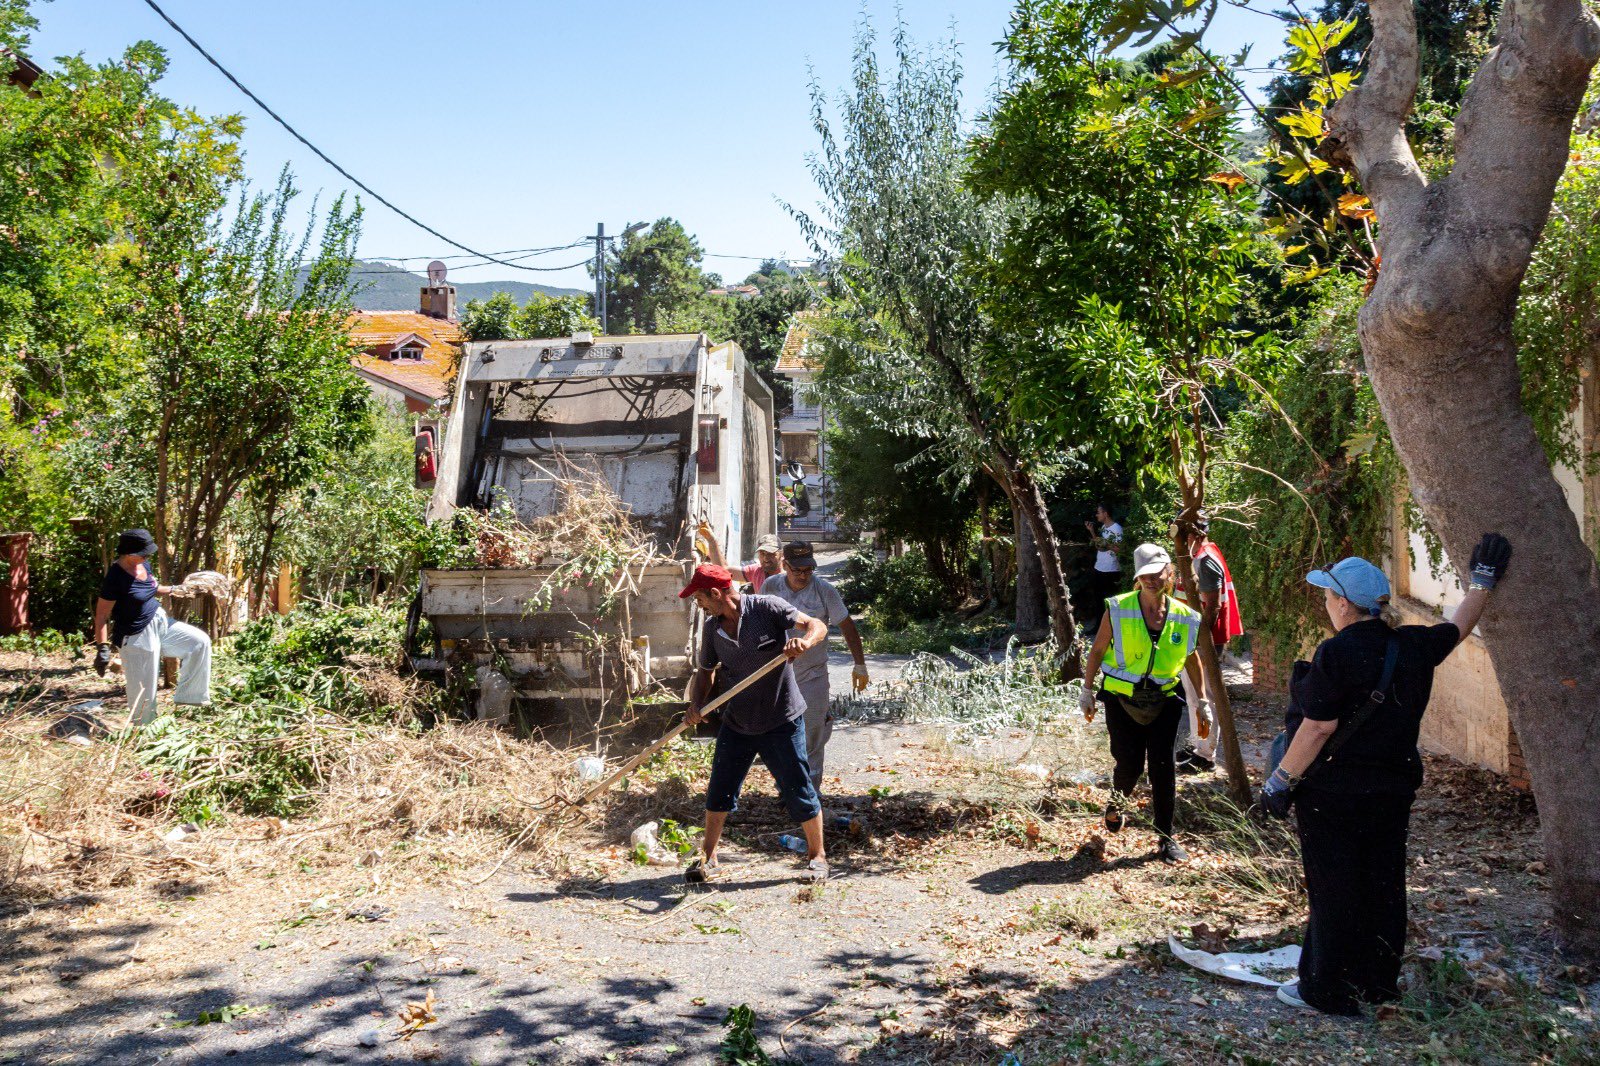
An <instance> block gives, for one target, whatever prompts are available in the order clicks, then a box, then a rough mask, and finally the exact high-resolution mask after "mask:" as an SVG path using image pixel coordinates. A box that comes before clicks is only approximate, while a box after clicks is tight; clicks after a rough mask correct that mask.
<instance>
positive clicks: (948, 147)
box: [794, 27, 1081, 677]
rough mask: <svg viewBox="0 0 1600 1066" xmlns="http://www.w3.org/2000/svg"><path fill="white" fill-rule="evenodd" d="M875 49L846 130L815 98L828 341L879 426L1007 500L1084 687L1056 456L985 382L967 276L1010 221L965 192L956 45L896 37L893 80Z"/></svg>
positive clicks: (1063, 648) (987, 329)
mask: <svg viewBox="0 0 1600 1066" xmlns="http://www.w3.org/2000/svg"><path fill="white" fill-rule="evenodd" d="M875 46H876V39H875V36H874V34H873V32H872V30H871V28H870V27H864V28H863V29H862V31H861V32H860V33H859V34H858V36H857V39H856V46H855V57H854V64H853V78H852V85H851V91H850V92H849V93H847V94H845V95H844V96H843V98H842V99H841V100H840V101H839V107H838V111H839V113H838V120H837V124H835V122H834V120H833V119H831V118H830V106H829V100H828V98H827V95H826V94H825V93H824V92H823V91H822V90H821V89H820V88H818V87H816V86H813V88H812V118H813V125H814V126H815V128H816V130H817V133H818V135H819V136H820V138H821V141H822V149H821V151H820V153H818V154H817V155H814V156H813V157H812V159H811V172H812V176H813V177H814V179H815V180H816V182H817V185H818V186H819V187H820V188H821V190H822V194H823V200H824V203H823V208H822V214H821V217H819V218H813V217H812V216H811V215H809V214H806V213H804V212H801V211H795V212H794V214H795V217H796V219H797V220H798V221H799V223H800V225H801V227H802V229H803V231H804V232H805V234H806V237H807V239H808V240H809V241H810V242H811V244H812V246H813V248H814V250H815V251H816V253H817V255H818V256H819V257H823V258H826V259H827V260H828V261H829V262H830V263H831V264H832V281H833V283H834V288H833V293H834V298H833V300H832V302H831V304H830V312H831V313H830V322H831V324H825V326H824V327H823V329H824V332H825V333H826V334H827V336H828V340H827V343H830V344H833V345H835V346H838V347H843V348H847V349H848V350H849V353H850V358H851V360H852V362H853V364H854V366H855V367H856V378H857V380H858V381H859V382H861V385H860V386H859V388H860V390H861V391H862V392H864V393H867V394H869V395H868V397H867V399H869V400H872V401H873V402H871V403H870V404H869V405H868V406H870V408H871V409H872V410H874V411H876V412H878V414H879V417H880V418H882V419H883V421H884V423H885V424H884V428H886V429H889V430H891V431H894V432H896V433H899V434H901V435H905V436H922V437H932V438H936V439H939V440H941V441H943V442H944V443H945V446H946V447H947V448H949V449H950V450H951V451H952V452H959V453H963V454H964V455H966V456H967V457H968V458H969V459H970V460H971V461H973V462H975V463H976V464H977V465H979V466H981V467H982V468H983V469H984V470H985V471H986V472H987V473H988V474H989V475H990V476H992V477H993V478H994V479H995V480H996V481H997V482H998V483H999V484H1000V486H1001V487H1002V488H1003V489H1004V491H1005V493H1006V495H1007V496H1008V497H1009V498H1010V499H1011V501H1012V503H1013V505H1014V507H1015V509H1016V512H1017V513H1018V515H1019V516H1020V518H1021V520H1022V521H1023V522H1025V523H1026V524H1027V526H1028V529H1029V532H1030V533H1031V534H1032V538H1033V541H1034V544H1035V545H1036V547H1037V551H1038V556H1039V561H1040V565H1041V568H1042V570H1043V576H1044V584H1045V590H1046V594H1047V597H1048V600H1049V605H1050V627H1051V631H1052V633H1053V634H1054V636H1055V640H1056V644H1057V648H1058V650H1059V653H1060V655H1061V657H1062V672H1063V674H1064V676H1067V677H1077V676H1078V675H1079V674H1080V673H1081V666H1080V662H1079V655H1078V649H1077V643H1076V634H1075V625H1074V622H1073V617H1072V605H1071V602H1070V600H1069V598H1068V594H1067V582H1066V575H1065V571H1064V569H1063V567H1062V563H1061V555H1060V550H1059V547H1058V545H1057V542H1056V537H1055V531H1054V530H1053V529H1052V528H1051V523H1050V513H1049V508H1048V505H1047V501H1046V498H1045V484H1044V479H1045V478H1047V477H1048V476H1049V471H1050V467H1051V465H1052V463H1053V462H1056V461H1059V458H1060V456H1059V454H1058V453H1056V452H1055V451H1054V450H1052V449H1049V448H1046V447H1042V446H1041V444H1040V442H1039V440H1038V439H1037V438H1036V436H1035V434H1034V432H1033V429H1032V427H1031V426H1030V425H1029V424H1028V423H1026V422H1023V421H1019V420H1017V419H1015V418H1014V417H1013V416H1012V412H1011V410H1010V409H1009V407H1008V406H1007V405H1006V404H1004V403H1001V402H997V401H996V400H995V398H994V396H993V393H992V391H991V390H990V389H989V388H988V387H987V383H986V375H987V373H988V366H989V359H990V353H991V352H992V351H993V349H994V345H993V344H992V338H993V332H992V324H991V323H990V321H989V319H988V317H987V315H986V314H985V312H984V308H983V306H982V303H981V299H980V295H979V291H980V290H979V286H978V284H977V282H976V280H975V278H974V276H973V271H972V264H973V263H974V262H981V261H983V260H985V259H987V258H989V257H991V256H992V255H993V254H994V253H995V251H996V245H997V242H998V240H999V237H1000V234H1001V232H1002V229H1003V225H1002V221H1003V220H1002V213H1003V208H1001V207H1000V206H997V205H993V204H984V203H982V202H980V200H979V199H978V197H977V196H976V195H974V193H973V192H972V190H971V189H970V188H969V187H968V186H967V185H966V183H965V181H964V180H963V179H964V172H965V169H966V163H965V155H966V141H967V134H966V131H965V130H964V128H963V127H964V122H963V119H962V114H961V67H960V62H959V59H958V57H957V56H956V54H955V52H954V50H953V48H947V49H945V50H943V51H936V52H928V53H922V52H919V51H917V50H916V48H915V47H914V46H913V44H912V43H911V41H910V38H909V37H908V36H907V34H906V32H905V30H904V28H903V27H902V28H900V29H899V30H898V31H897V32H896V34H895V38H894V51H895V55H894V58H895V69H894V71H893V73H892V75H885V74H884V72H883V71H881V70H880V68H879V65H878V61H877V56H876V52H875ZM1018 539H1019V541H1020V540H1022V539H1023V538H1021V537H1019V538H1018Z"/></svg>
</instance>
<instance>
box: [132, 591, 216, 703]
mask: <svg viewBox="0 0 1600 1066" xmlns="http://www.w3.org/2000/svg"><path fill="white" fill-rule="evenodd" d="M163 658H171V659H177V660H178V687H177V688H176V689H174V690H173V693H172V702H174V703H190V704H194V705H196V706H198V705H201V704H205V703H210V702H211V638H210V637H208V636H206V635H205V633H204V632H203V631H202V630H199V629H196V628H195V627H194V626H192V625H188V624H187V623H184V622H174V621H173V620H172V619H171V618H168V617H167V612H166V611H163V610H161V609H159V608H157V610H156V616H155V617H154V618H152V619H150V624H149V625H147V626H145V627H144V628H143V629H141V630H139V632H137V633H135V634H134V635H133V636H131V637H129V638H128V639H127V640H124V641H123V642H122V673H123V676H124V678H125V679H126V680H127V683H128V713H129V714H131V715H133V724H134V725H137V726H145V725H149V724H150V723H151V722H153V721H155V717H156V686H157V684H159V683H160V680H161V660H162V659H163Z"/></svg>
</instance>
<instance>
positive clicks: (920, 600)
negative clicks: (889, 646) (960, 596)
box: [839, 548, 951, 630]
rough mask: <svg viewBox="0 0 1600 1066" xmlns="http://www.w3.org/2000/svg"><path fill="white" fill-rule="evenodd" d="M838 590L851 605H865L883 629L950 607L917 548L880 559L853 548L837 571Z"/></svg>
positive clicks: (925, 618)
mask: <svg viewBox="0 0 1600 1066" xmlns="http://www.w3.org/2000/svg"><path fill="white" fill-rule="evenodd" d="M839 591H840V593H841V594H842V595H843V596H844V598H845V601H846V602H847V603H849V604H850V606H851V607H852V608H857V609H869V610H870V612H871V616H872V621H873V622H874V623H875V624H876V625H877V626H878V627H880V628H883V629H890V630H894V629H906V628H909V627H910V626H911V625H912V624H913V623H915V622H919V621H924V622H925V621H931V620H933V619H937V618H938V617H939V616H940V615H942V614H943V613H944V612H945V611H947V610H948V609H949V608H950V607H951V603H950V602H949V598H948V597H947V596H946V594H945V590H944V588H943V587H942V586H941V585H940V584H939V581H938V580H937V579H936V578H935V577H934V576H933V574H932V572H930V571H929V569H928V564H927V560H926V559H924V558H923V555H922V552H921V550H920V549H917V548H913V549H911V550H910V551H908V552H906V553H905V554H904V555H902V556H900V557H899V558H895V559H883V560H881V561H880V560H879V559H877V558H876V557H875V556H874V555H873V553H871V552H866V551H862V552H857V553H856V554H855V555H853V556H851V557H850V558H849V559H848V560H847V561H846V562H845V564H844V566H843V568H841V570H840V572H839Z"/></svg>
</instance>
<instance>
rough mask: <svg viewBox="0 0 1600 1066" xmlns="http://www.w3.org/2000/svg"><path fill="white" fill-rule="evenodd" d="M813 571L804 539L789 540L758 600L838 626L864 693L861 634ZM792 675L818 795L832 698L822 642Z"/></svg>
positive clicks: (864, 658)
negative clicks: (774, 600) (778, 569)
mask: <svg viewBox="0 0 1600 1066" xmlns="http://www.w3.org/2000/svg"><path fill="white" fill-rule="evenodd" d="M816 568H817V557H816V555H815V554H813V553H812V551H811V545H810V544H809V543H808V542H806V541H803V540H795V541H790V542H789V543H788V544H785V545H784V546H783V573H781V574H778V575H776V576H774V577H769V578H767V580H766V582H765V583H764V584H763V585H762V586H761V588H760V590H759V591H760V592H761V594H762V595H763V596H776V597H778V598H779V599H781V600H783V601H785V602H786V603H789V604H791V605H792V606H793V607H794V608H795V609H796V610H797V611H800V612H801V613H802V614H804V615H809V616H811V617H812V618H820V619H821V620H822V621H823V622H824V623H825V624H827V625H830V626H835V625H836V626H838V627H839V633H840V635H841V636H843V637H844V642H845V644H846V645H847V646H848V647H849V648H850V656H851V658H853V659H854V660H855V663H856V664H855V668H854V669H853V670H851V672H850V683H851V686H852V687H853V688H854V690H855V691H856V692H861V691H864V690H865V689H866V687H867V684H868V683H869V681H870V680H871V678H870V677H869V676H868V674H867V653H866V650H865V649H864V648H863V647H862V645H861V633H860V631H859V630H857V629H856V624H855V622H853V621H852V620H851V619H850V612H849V610H847V609H846V608H845V605H844V598H843V597H842V596H840V595H839V590H838V589H836V588H834V587H833V585H832V583H831V582H828V581H824V580H823V579H822V578H820V577H817V576H816ZM794 676H795V680H796V681H797V682H799V684H800V694H801V695H802V696H804V697H805V701H806V763H807V764H808V765H809V766H810V767H811V783H812V784H813V785H814V786H816V789H817V792H818V794H819V795H820V794H821V792H822V759H823V753H824V751H825V749H826V748H827V745H828V738H829V737H831V736H833V715H832V714H830V713H829V711H828V704H829V702H830V700H831V698H832V697H831V695H830V693H829V691H828V647H827V644H826V642H824V643H823V644H821V645H819V646H817V647H815V648H812V649H811V650H810V651H808V652H806V653H805V654H804V655H802V656H800V658H798V659H796V660H795V662H794Z"/></svg>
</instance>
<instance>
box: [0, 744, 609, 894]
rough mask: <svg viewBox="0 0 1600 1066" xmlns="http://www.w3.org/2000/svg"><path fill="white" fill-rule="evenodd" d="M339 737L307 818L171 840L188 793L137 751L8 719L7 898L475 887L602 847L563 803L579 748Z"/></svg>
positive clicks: (232, 826)
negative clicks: (369, 874) (356, 880)
mask: <svg viewBox="0 0 1600 1066" xmlns="http://www.w3.org/2000/svg"><path fill="white" fill-rule="evenodd" d="M341 732H347V733H348V735H347V736H340V737H336V738H334V737H325V738H324V739H325V740H327V741H330V742H329V743H326V744H325V745H324V749H323V750H324V752H325V753H326V754H327V757H328V761H327V763H326V765H324V766H323V767H322V773H323V782H324V783H323V785H322V787H321V788H320V789H319V790H318V793H317V795H316V796H315V798H314V802H313V803H312V805H311V806H310V807H309V808H308V809H307V811H306V813H305V814H304V815H303V816H301V817H296V818H293V819H285V818H277V817H248V816H244V815H238V814H233V815H229V816H227V817H225V818H222V819H219V820H218V821H217V822H215V823H212V824H210V825H206V826H204V827H202V829H201V831H200V832H198V833H195V834H193V835H191V836H189V837H187V838H186V839H183V840H178V841H174V840H169V839H166V835H167V834H168V833H169V832H170V831H171V830H172V828H173V826H174V824H175V815H174V813H173V812H174V803H175V800H176V798H177V795H176V793H175V792H174V790H173V789H171V788H170V787H169V786H168V785H167V784H166V783H164V782H163V781H161V780H160V779H159V778H157V777H154V776H152V775H151V774H150V773H149V772H148V771H147V770H146V769H144V768H143V767H142V766H141V765H140V764H139V762H138V761H137V759H135V758H134V757H133V755H132V753H131V752H130V751H129V749H128V748H127V747H126V746H125V745H124V744H122V743H119V742H115V741H112V742H103V743H97V744H94V745H93V746H91V747H87V748H80V747H76V746H73V745H70V744H66V743H62V742H60V741H56V740H52V739H50V738H49V737H48V735H47V734H46V732H45V730H44V728H43V724H42V722H41V721H40V720H39V719H38V718H36V717H33V716H26V717H24V716H18V715H14V714H13V715H10V716H8V717H7V718H5V719H3V720H0V900H3V899H10V900H13V901H16V902H29V901H41V900H45V899H57V898H61V897H64V896H67V895H71V894H73V893H75V892H82V891H89V890H98V889H105V888H115V887H121V886H129V885H135V884H139V883H143V882H147V881H153V880H158V879H162V878H169V877H175V876H184V877H189V878H193V877H196V876H202V877H208V878H217V879H224V880H229V881H233V880H237V879H240V878H244V877H248V876H250V875H253V874H272V873H274V872H275V871H279V870H283V869H285V868H288V867H289V866H291V865H293V864H295V863H297V862H301V861H302V860H304V861H309V862H315V863H316V864H317V865H319V866H329V865H351V866H356V865H359V866H363V867H371V868H379V869H382V870H383V871H384V872H385V876H387V877H400V878H402V879H406V878H415V879H419V880H430V879H438V878H450V877H467V878H470V879H473V880H477V879H479V878H482V877H484V876H486V875H487V873H489V872H491V871H492V870H494V869H497V868H499V866H500V865H502V864H504V863H506V862H510V861H515V862H517V863H518V865H519V866H522V867H534V868H538V869H540V870H542V871H544V872H546V873H548V874H551V875H553V876H559V875H560V874H562V873H564V872H565V871H566V870H567V869H569V867H570V860H571V859H572V858H573V857H574V856H575V855H581V854H583V853H584V852H587V851H589V850H591V849H592V847H593V844H594V842H595V841H594V829H593V828H592V827H591V826H589V825H587V824H585V823H584V820H583V819H578V818H574V817H572V814H571V812H572V808H571V807H570V806H569V805H568V804H567V803H566V802H564V801H563V797H568V798H571V797H575V796H576V795H577V794H578V786H577V783H576V782H575V781H574V779H573V777H572V774H571V770H570V767H571V764H572V761H573V760H574V759H575V758H576V757H577V756H578V755H580V754H583V752H582V751H580V750H576V749H573V750H564V749H559V748H555V747H553V746H551V745H549V744H545V743H542V742H538V741H524V740H518V739H516V738H514V737H511V736H508V735H507V734H505V733H504V732H502V731H500V730H497V729H495V728H493V727H490V726H485V725H479V724H462V723H453V722H452V723H444V724H441V725H439V726H437V727H435V728H433V729H430V730H427V731H418V730H415V729H411V728H402V727H398V726H389V727H385V728H381V729H369V730H360V729H354V728H351V729H348V730H341ZM623 804H624V805H626V806H633V805H634V804H633V803H631V802H629V800H628V799H627V797H624V799H623ZM595 806H596V811H597V813H598V812H599V811H603V810H604V804H603V803H597V804H596V805H595Z"/></svg>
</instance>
